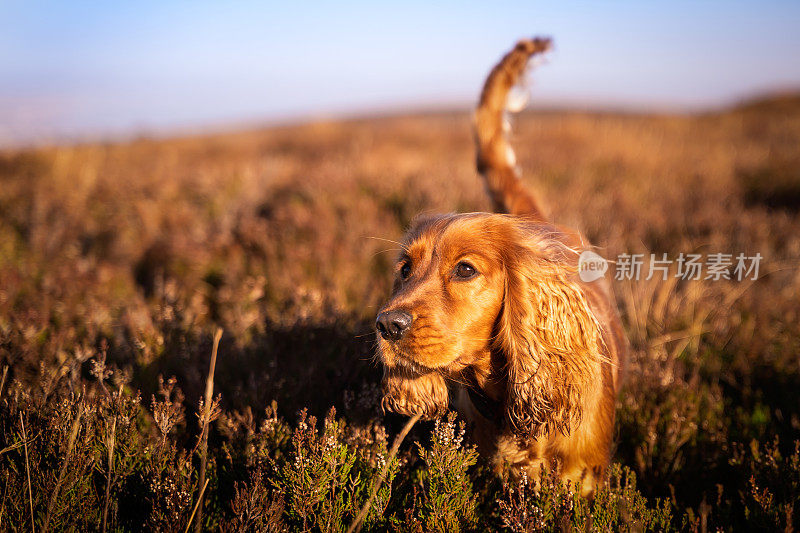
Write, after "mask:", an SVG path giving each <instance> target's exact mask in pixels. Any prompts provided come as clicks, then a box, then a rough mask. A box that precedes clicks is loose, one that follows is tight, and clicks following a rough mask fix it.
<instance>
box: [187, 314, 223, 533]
mask: <svg viewBox="0 0 800 533" xmlns="http://www.w3.org/2000/svg"><path fill="white" fill-rule="evenodd" d="M221 338H222V328H217V330H216V331H215V332H214V347H213V348H212V350H211V365H210V366H209V369H208V378H207V379H206V396H205V403H204V404H203V431H202V434H201V441H200V486H201V487H202V488H201V489H200V495H199V496H198V499H197V506H198V507H197V509H196V510H197V523H196V524H195V526H194V530H195V531H196V532H197V533H200V530H201V529H202V527H203V525H202V524H203V492H204V491H205V488H206V487H205V486H206V484H208V482H207V481H206V463H207V461H208V425H209V422H210V419H211V402H212V401H213V397H214V370H215V369H216V367H217V351H218V350H219V341H220V339H221ZM192 516H194V512H192ZM189 522H190V523H191V519H189Z"/></svg>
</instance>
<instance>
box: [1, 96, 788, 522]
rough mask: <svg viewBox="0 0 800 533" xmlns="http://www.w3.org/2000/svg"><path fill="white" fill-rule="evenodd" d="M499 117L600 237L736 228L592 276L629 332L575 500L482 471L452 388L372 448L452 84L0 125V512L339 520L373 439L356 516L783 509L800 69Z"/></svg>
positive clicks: (452, 143)
mask: <svg viewBox="0 0 800 533" xmlns="http://www.w3.org/2000/svg"><path fill="white" fill-rule="evenodd" d="M514 143H515V145H516V147H517V156H518V158H519V164H520V167H521V169H522V171H523V175H524V179H525V181H526V183H527V185H528V186H529V187H531V188H533V189H535V190H536V191H538V192H539V193H540V195H541V196H542V197H543V198H544V199H545V204H546V205H547V206H548V208H549V211H550V213H551V214H552V217H553V219H554V220H556V221H557V222H559V223H562V224H565V225H568V226H573V227H578V228H580V229H581V230H583V231H584V232H585V234H586V235H587V236H588V237H589V238H590V239H591V240H592V242H593V243H594V244H595V245H597V247H598V248H597V251H598V253H600V254H601V255H603V256H605V257H607V258H616V257H618V256H620V254H638V253H641V254H645V257H646V258H649V254H651V253H653V254H656V256H658V257H659V258H661V257H662V256H663V254H667V257H668V258H670V259H677V258H678V257H679V256H680V254H682V253H683V254H702V255H703V256H704V257H705V256H707V255H708V254H716V253H723V254H732V255H733V256H734V257H735V256H736V255H737V254H740V253H743V254H746V255H747V256H755V255H756V254H760V256H761V257H762V259H761V262H760V268H759V272H758V279H756V280H753V279H743V280H737V279H736V276H731V277H732V279H725V277H724V276H720V279H708V280H706V279H699V280H684V279H681V278H679V277H675V276H674V274H675V270H674V266H673V270H670V272H669V276H668V279H667V280H663V279H662V276H661V275H660V274H659V275H656V276H653V277H652V279H650V280H647V279H645V278H646V277H647V275H646V274H647V272H646V266H647V263H648V261H645V269H644V272H643V274H642V276H641V277H640V279H638V280H636V279H633V280H628V279H624V280H619V281H615V283H614V289H615V292H616V298H617V301H618V304H619V308H620V310H621V313H622V315H623V321H624V323H625V327H626V331H627V334H628V337H629V339H630V343H631V362H630V364H629V367H628V374H627V380H626V384H625V387H624V389H623V391H622V393H621V394H620V396H619V399H618V411H617V413H618V415H617V423H616V438H615V449H614V466H613V468H612V471H611V473H610V477H609V481H608V483H607V486H606V487H604V488H603V489H602V490H601V491H600V492H599V493H598V494H597V496H596V498H595V499H594V501H592V502H588V501H586V500H582V499H581V498H579V497H578V496H575V495H574V494H573V493H572V492H571V491H570V490H569V488H568V487H564V486H562V485H561V484H560V483H559V482H558V481H557V478H555V477H554V476H550V475H545V476H544V478H543V479H542V480H540V482H539V484H538V488H537V487H536V484H534V483H533V480H528V482H527V483H525V482H524V481H522V482H504V481H503V480H501V479H499V478H497V477H495V476H494V475H493V474H492V473H491V472H489V471H488V468H487V465H486V463H485V461H484V460H483V459H481V458H480V457H478V456H477V454H476V453H475V451H474V450H473V448H472V446H471V444H470V442H469V435H468V433H467V434H464V433H463V431H462V426H461V425H460V422H459V420H458V418H453V417H450V418H448V419H445V420H442V421H440V422H437V423H433V422H424V423H419V424H417V425H416V426H415V427H414V429H413V430H412V432H411V433H410V435H409V437H408V438H407V439H406V441H405V443H404V444H403V446H402V448H401V451H400V454H399V456H398V457H397V459H393V458H392V457H391V456H390V455H389V454H388V453H387V448H388V447H389V446H390V445H391V443H392V440H393V437H394V435H395V434H396V433H397V432H398V431H399V430H400V428H401V427H402V425H403V423H404V421H405V420H404V419H403V418H402V417H399V416H396V415H384V414H383V413H382V412H381V411H380V402H379V400H380V385H379V384H380V376H381V370H380V367H379V364H378V363H377V362H376V361H375V359H374V340H375V339H374V333H373V330H372V323H373V320H374V316H375V314H376V311H377V309H378V307H379V306H380V304H381V302H382V301H383V300H384V299H385V298H386V296H387V295H388V292H389V288H390V276H391V269H392V265H393V261H394V258H395V256H396V254H397V251H398V250H397V245H396V244H395V243H394V242H393V241H396V240H398V239H399V238H400V237H401V236H402V234H403V231H404V229H405V228H406V227H407V225H408V224H409V222H410V221H411V220H412V218H413V217H414V216H415V215H417V214H418V213H420V212H450V211H485V210H488V209H489V208H490V204H489V201H488V199H487V198H486V197H485V195H484V191H483V185H482V183H481V182H480V180H479V177H478V175H477V173H476V172H475V169H474V153H473V146H472V137H471V130H470V116H469V114H468V113H467V112H452V113H441V114H424V115H411V116H388V117H381V118H372V119H359V120H351V121H336V122H320V123H311V124H305V125H298V126H285V127H275V128H270V129H264V130H259V131H246V132H241V133H230V134H225V135H218V136H204V137H200V136H198V137H187V138H179V139H169V140H149V139H139V140H135V141H131V142H126V143H118V144H86V145H79V146H59V147H46V148H37V149H29V150H18V151H8V150H7V151H5V152H0V371H2V384H1V385H0V530H2V531H33V530H35V531H37V532H40V531H143V530H148V531H162V532H167V531H181V532H182V531H186V530H195V528H196V527H199V528H200V529H201V530H204V531H220V530H221V531H344V530H346V528H347V526H348V525H349V524H350V523H351V522H352V520H353V518H354V517H355V515H356V514H357V513H358V510H359V509H360V508H361V506H362V505H363V503H364V502H365V501H366V499H367V495H368V490H369V483H370V481H371V480H372V479H373V477H374V476H375V475H376V473H377V472H378V470H379V469H380V468H381V467H382V466H383V465H384V464H386V462H387V461H389V462H390V465H389V482H388V483H387V484H386V485H384V487H383V488H382V489H381V491H380V492H379V494H378V498H377V500H376V502H375V505H374V506H373V507H372V510H371V512H370V514H369V515H368V516H367V520H366V522H365V526H364V529H365V530H367V531H386V530H396V531H485V530H496V531H515V532H521V531H564V530H598V531H644V530H655V531H667V530H685V531H707V530H708V531H713V530H716V529H718V528H719V529H721V530H726V531H727V530H737V531H752V530H766V531H775V530H779V531H792V530H795V531H796V530H798V528H800V501H799V500H800V450H798V447H799V446H800V400H799V394H798V393H799V392H800V150H798V147H800V97H797V96H784V97H776V98H770V99H764V100H758V101H752V102H749V103H747V104H743V105H741V106H738V107H735V108H731V109H726V110H721V111H713V112H712V111H709V112H707V113H699V114H694V115H643V114H633V113H630V114H623V113H610V112H609V113H590V112H571V111H546V112H545V111H534V112H527V113H523V114H522V115H519V116H518V117H516V119H515V130H514ZM615 269H616V265H612V266H611V268H610V271H609V274H608V275H611V276H613V275H614V271H615ZM730 272H731V273H733V270H732V268H731V270H730ZM217 328H221V329H222V330H223V335H222V338H221V341H220V343H219V348H218V352H217V360H216V367H215V371H214V375H213V387H214V390H213V400H212V402H210V404H209V403H208V402H205V401H203V400H202V398H203V397H204V394H205V391H206V386H207V378H208V375H209V364H210V360H211V355H212V351H213V350H212V348H213V346H214V342H213V340H214V333H215V331H216V330H217ZM204 427H207V428H208V430H207V431H203V428H204ZM201 499H202V502H203V505H202V507H201V506H199V505H197V504H198V502H199V501H200V500H201Z"/></svg>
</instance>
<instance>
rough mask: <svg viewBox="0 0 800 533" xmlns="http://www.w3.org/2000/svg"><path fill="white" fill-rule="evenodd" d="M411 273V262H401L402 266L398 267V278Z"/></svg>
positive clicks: (406, 277) (406, 276) (405, 277)
mask: <svg viewBox="0 0 800 533" xmlns="http://www.w3.org/2000/svg"><path fill="white" fill-rule="evenodd" d="M410 275H411V263H410V262H409V261H406V262H405V263H403V266H401V267H400V278H401V279H404V280H405V279H408V276H410Z"/></svg>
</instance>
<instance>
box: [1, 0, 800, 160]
mask: <svg viewBox="0 0 800 533" xmlns="http://www.w3.org/2000/svg"><path fill="white" fill-rule="evenodd" d="M2 10H3V16H2V20H0V79H2V80H3V82H2V84H0V143H2V144H4V145H9V144H20V143H29V142H41V141H51V140H75V139H87V138H88V139H99V138H104V137H107V136H109V135H112V136H114V137H117V138H119V137H120V136H122V137H125V136H131V135H153V134H158V135H164V134H170V133H175V132H186V131H199V130H208V129H213V130H219V129H221V128H229V127H233V126H241V125H260V124H269V123H276V122H287V121H296V120H298V119H302V120H307V119H310V118H312V119H313V118H320V117H342V116H353V115H363V114H370V113H376V112H397V111H401V110H402V111H407V110H409V109H415V110H420V109H431V108H441V107H442V106H448V107H458V108H466V107H468V106H470V105H472V103H473V102H474V100H475V97H476V94H477V88H478V87H479V86H480V83H481V81H482V78H483V76H484V74H485V70H486V66H487V65H490V64H491V63H492V62H493V61H495V60H496V59H497V57H498V55H499V54H500V53H501V52H502V51H503V50H505V49H506V48H507V47H508V46H509V45H510V44H511V43H513V42H514V41H515V39H517V38H520V37H522V36H532V35H552V36H554V37H555V44H556V47H555V51H554V52H553V53H552V54H551V55H550V64H549V65H548V67H547V68H546V69H542V71H541V72H540V73H539V74H537V77H536V96H535V98H534V103H535V105H536V106H549V107H552V106H565V105H566V106H580V107H590V108H613V109H637V110H642V109H648V110H660V111H665V110H670V111H688V110H698V109H707V108H710V107H719V106H723V105H727V104H731V103H733V102H735V101H737V100H739V99H742V98H747V97H752V96H754V95H756V94H759V93H764V92H766V91H776V90H785V89H791V88H796V87H798V86H800V67H798V61H797V52H798V49H800V35H799V34H798V32H797V31H796V28H797V24H798V21H799V20H800V5H798V3H797V2H793V1H789V0H787V1H766V2H754V1H749V2H748V1H738V0H737V1H732V2H725V1H713V0H712V1H703V2H690V1H683V0H679V1H675V2H636V1H612V2H600V3H598V2H538V1H537V2H500V3H496V4H492V5H491V6H487V5H485V4H483V3H479V2H440V3H436V4H435V5H432V4H431V3H429V2H416V1H412V2H408V3H405V4H403V5H402V6H394V7H392V6H389V5H381V4H380V3H375V2H358V1H357V2H339V3H334V2H322V3H319V4H316V5H314V6H306V5H301V4H297V3H285V4H283V3H277V2H249V1H244V2H233V3H219V2H207V1H198V2H159V1H151V0H145V1H142V2H136V3H125V2H123V3H97V2H85V1H77V2H66V3H65V2H20V1H16V0H10V1H7V2H4V3H3V8H2Z"/></svg>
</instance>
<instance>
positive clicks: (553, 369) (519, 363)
mask: <svg viewBox="0 0 800 533" xmlns="http://www.w3.org/2000/svg"><path fill="white" fill-rule="evenodd" d="M563 250H564V248H562V251H563ZM507 253H508V255H507V257H506V259H505V263H506V285H505V301H504V303H503V310H502V312H501V315H500V317H499V321H498V331H497V336H496V341H495V342H496V346H495V347H496V348H497V349H498V350H499V351H500V352H501V353H503V354H504V355H505V357H506V364H507V369H508V385H507V397H506V419H507V422H508V424H509V427H510V428H511V430H512V431H513V432H514V433H515V434H516V435H517V436H518V437H519V438H521V439H530V438H532V437H533V438H535V437H538V436H539V435H541V434H543V433H548V432H550V431H553V430H558V431H560V432H561V433H562V434H564V435H566V434H568V433H569V432H570V431H571V430H572V429H574V427H575V426H576V425H577V424H578V423H579V422H580V419H581V415H582V403H583V402H582V400H583V398H584V395H585V394H587V392H588V391H590V390H591V388H592V387H595V386H597V384H598V383H599V381H600V361H601V358H602V351H601V343H602V336H601V333H600V326H599V324H598V322H597V319H596V318H595V316H594V314H593V313H592V310H591V308H590V307H589V303H588V301H587V298H586V295H585V294H584V292H583V291H582V289H581V288H580V286H579V285H578V283H577V282H576V281H574V280H573V279H572V278H573V275H572V274H574V271H575V269H574V268H570V267H569V266H568V265H567V261H566V259H565V255H568V254H569V253H571V252H567V254H564V253H563V252H561V251H558V247H557V246H556V247H555V251H554V250H551V251H550V252H547V251H546V250H543V248H542V246H541V241H540V242H537V243H519V242H517V243H513V244H511V245H510V246H509V249H507ZM548 256H549V257H548Z"/></svg>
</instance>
